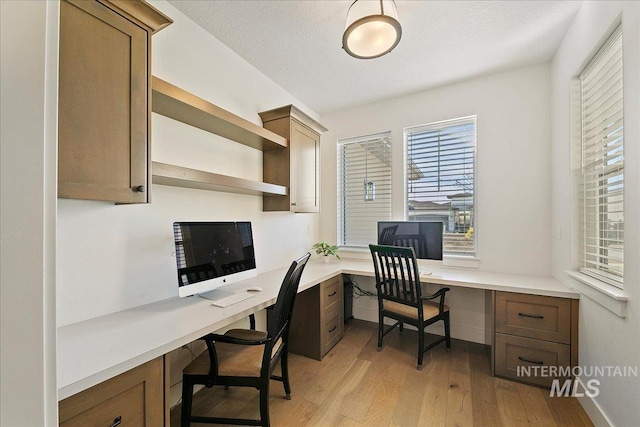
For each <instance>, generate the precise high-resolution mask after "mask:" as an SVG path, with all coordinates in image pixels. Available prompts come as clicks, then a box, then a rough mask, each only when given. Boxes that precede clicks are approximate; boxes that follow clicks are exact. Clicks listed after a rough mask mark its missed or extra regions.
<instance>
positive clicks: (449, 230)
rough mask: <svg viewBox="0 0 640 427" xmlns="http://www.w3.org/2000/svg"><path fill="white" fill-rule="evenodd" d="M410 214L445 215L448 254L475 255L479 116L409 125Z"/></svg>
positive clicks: (419, 216)
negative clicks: (476, 164) (477, 127)
mask: <svg viewBox="0 0 640 427" xmlns="http://www.w3.org/2000/svg"><path fill="white" fill-rule="evenodd" d="M404 134H405V144H406V153H407V159H406V175H405V176H406V189H407V199H406V200H407V212H406V216H407V219H408V220H410V221H441V222H442V223H443V224H444V230H445V234H444V241H443V250H444V253H445V255H463V256H475V254H476V238H475V236H476V232H477V229H476V224H475V188H476V183H475V154H476V116H470V117H463V118H459V119H454V120H447V121H443V122H438V123H431V124H427V125H422V126H414V127H410V128H406V129H405V132H404Z"/></svg>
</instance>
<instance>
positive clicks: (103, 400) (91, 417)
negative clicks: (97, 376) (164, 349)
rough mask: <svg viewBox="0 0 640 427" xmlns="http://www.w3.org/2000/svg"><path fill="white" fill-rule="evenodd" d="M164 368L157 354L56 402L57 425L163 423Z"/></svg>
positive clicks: (139, 424)
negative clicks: (115, 375) (138, 364)
mask: <svg viewBox="0 0 640 427" xmlns="http://www.w3.org/2000/svg"><path fill="white" fill-rule="evenodd" d="M164 370H165V367H164V358H163V357H159V358H157V359H154V360H151V361H150V362H147V363H145V364H144V365H140V366H138V367H136V368H133V369H131V370H130V371H127V372H125V373H124V374H121V375H118V376H117V377H114V378H111V379H110V380H107V381H105V382H103V383H100V384H98V385H96V386H94V387H91V388H89V389H87V390H84V391H82V392H80V393H78V394H75V395H73V396H71V397H68V398H66V399H64V400H62V401H60V403H59V405H58V411H59V415H60V426H63V427H76V426H77V427H84V426H118V425H121V426H128V427H136V426H148V427H153V426H163V425H165V410H164V406H165V404H164V403H165V392H166V390H165V384H164ZM167 424H168V419H167Z"/></svg>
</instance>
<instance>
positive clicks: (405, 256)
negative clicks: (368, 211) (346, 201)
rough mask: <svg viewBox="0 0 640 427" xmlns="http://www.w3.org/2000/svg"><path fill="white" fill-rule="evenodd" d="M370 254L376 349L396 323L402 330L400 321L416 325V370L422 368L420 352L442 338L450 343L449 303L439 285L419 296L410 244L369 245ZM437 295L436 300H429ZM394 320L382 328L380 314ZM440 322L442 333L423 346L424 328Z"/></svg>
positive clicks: (418, 274) (414, 261)
mask: <svg viewBox="0 0 640 427" xmlns="http://www.w3.org/2000/svg"><path fill="white" fill-rule="evenodd" d="M369 249H370V250H371V256H372V258H373V267H374V271H375V275H376V289H377V293H378V351H381V350H382V338H383V337H384V336H385V335H386V334H388V333H389V332H390V331H392V330H393V329H394V328H395V327H396V326H399V327H400V331H402V330H403V326H404V323H407V324H409V325H413V326H415V327H416V328H418V366H417V368H418V370H420V369H422V357H423V355H424V353H425V352H426V351H427V350H429V349H430V348H433V347H434V346H436V345H438V344H440V343H441V342H443V341H446V345H447V348H450V347H451V334H450V325H449V307H448V306H446V305H445V304H444V299H445V293H446V292H447V291H449V288H442V289H440V290H439V291H438V292H436V293H434V294H433V295H427V296H422V290H421V287H420V273H419V271H418V262H417V261H416V255H415V251H414V249H413V248H411V247H409V248H407V247H399V246H384V245H369ZM438 297H439V298H440V299H439V301H437V303H434V302H432V300H435V299H436V298H438ZM385 317H388V318H391V319H394V320H396V321H397V322H396V323H394V324H393V325H391V326H389V327H388V328H387V329H385V325H384V318H385ZM439 320H442V321H443V322H444V332H445V336H444V337H442V338H440V339H438V340H436V341H435V342H433V343H431V344H429V345H428V346H426V347H425V345H424V329H425V328H426V327H427V326H429V325H431V324H433V323H435V322H437V321H439Z"/></svg>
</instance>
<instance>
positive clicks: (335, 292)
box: [329, 291, 338, 297]
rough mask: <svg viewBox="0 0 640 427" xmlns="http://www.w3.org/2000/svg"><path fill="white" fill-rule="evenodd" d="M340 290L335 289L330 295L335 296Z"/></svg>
mask: <svg viewBox="0 0 640 427" xmlns="http://www.w3.org/2000/svg"><path fill="white" fill-rule="evenodd" d="M337 293H338V291H333V293H331V294H329V296H330V297H332V296H334V295H335V294H337Z"/></svg>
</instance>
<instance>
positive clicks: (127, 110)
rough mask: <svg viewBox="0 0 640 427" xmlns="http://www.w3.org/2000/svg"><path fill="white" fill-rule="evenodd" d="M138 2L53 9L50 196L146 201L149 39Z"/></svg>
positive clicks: (89, 0)
mask: <svg viewBox="0 0 640 427" xmlns="http://www.w3.org/2000/svg"><path fill="white" fill-rule="evenodd" d="M171 22H172V21H171V19H169V18H168V17H166V16H165V15H163V14H162V13H161V12H159V11H158V10H156V9H155V8H153V7H151V6H150V5H148V4H147V3H146V2H144V1H140V0H136V1H130V0H101V1H96V0H65V1H62V2H61V3H60V49H59V54H60V65H59V67H60V68H59V98H58V99H59V101H58V102H59V103H58V196H59V197H66V198H73V199H91V200H106V201H113V202H116V203H146V202H149V184H150V183H151V167H150V162H151V151H150V146H149V142H150V118H151V108H150V104H151V103H150V99H151V84H150V77H151V72H150V71H151V35H152V34H153V33H154V32H156V31H158V30H160V29H162V28H164V27H165V26H167V25H169V24H170V23H171Z"/></svg>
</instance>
